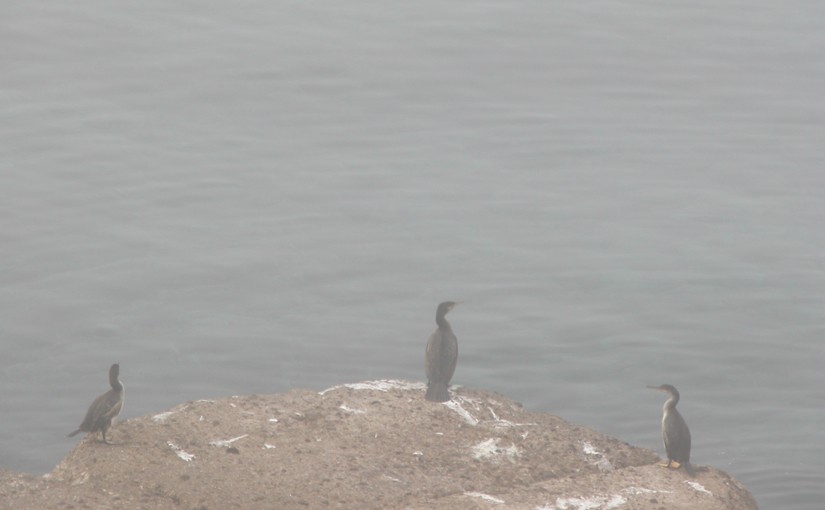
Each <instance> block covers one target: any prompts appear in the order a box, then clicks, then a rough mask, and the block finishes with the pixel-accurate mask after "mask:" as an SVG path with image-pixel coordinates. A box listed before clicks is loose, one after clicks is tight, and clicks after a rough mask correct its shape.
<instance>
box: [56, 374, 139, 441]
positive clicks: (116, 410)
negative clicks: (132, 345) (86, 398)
mask: <svg viewBox="0 0 825 510" xmlns="http://www.w3.org/2000/svg"><path fill="white" fill-rule="evenodd" d="M119 374H120V365H119V364H117V363H115V364H114V365H112V366H111V367H109V385H110V386H111V387H112V389H111V390H109V391H107V392H106V393H104V394H103V395H100V396H99V397H97V398H96V399H95V401H94V402H92V405H90V406H89V410H88V411H86V417H85V418H83V423H81V424H80V427H78V429H77V430H75V431H74V432H72V433H71V434H69V435H68V436H67V437H73V436H76V435H77V434H79V433H81V432H97V431H98V430H99V431H100V432H101V434H102V435H103V442H104V443H106V444H112V443H110V442H109V441H107V440H106V431H107V430H109V427H111V426H112V420H114V419H115V418H116V417H117V415H119V414H120V410H121V409H123V399H124V397H125V390H124V388H123V384H122V383H121V382H120V379H118V375H119Z"/></svg>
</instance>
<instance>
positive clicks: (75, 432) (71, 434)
mask: <svg viewBox="0 0 825 510" xmlns="http://www.w3.org/2000/svg"><path fill="white" fill-rule="evenodd" d="M81 432H82V431H81V430H80V429H77V430H75V431H74V432H70V433H68V434H66V437H74V436H76V435H78V434H80V433H81Z"/></svg>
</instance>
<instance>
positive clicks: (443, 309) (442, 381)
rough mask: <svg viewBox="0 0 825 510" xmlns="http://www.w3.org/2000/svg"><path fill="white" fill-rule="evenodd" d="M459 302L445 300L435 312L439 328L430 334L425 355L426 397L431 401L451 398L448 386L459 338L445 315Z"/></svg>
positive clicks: (453, 370)
mask: <svg viewBox="0 0 825 510" xmlns="http://www.w3.org/2000/svg"><path fill="white" fill-rule="evenodd" d="M457 304H458V303H455V302H453V301H445V302H443V303H441V304H439V305H438V309H437V310H436V313H435V323H436V324H437V325H438V329H436V330H435V331H434V332H433V334H432V335H430V339H429V340H428V341H427V351H426V354H425V356H424V364H425V368H426V370H427V393H426V395H425V396H424V398H425V399H427V400H429V401H431V402H446V401H448V400H450V390H449V389H448V386H449V384H450V379H452V378H453V374H454V373H455V365H456V362H457V361H458V339H456V336H455V334H454V333H453V328H452V326H450V323H449V322H447V319H446V317H445V316H446V315H447V313H448V312H449V311H450V310H452V309H453V308H455V306H456V305H457Z"/></svg>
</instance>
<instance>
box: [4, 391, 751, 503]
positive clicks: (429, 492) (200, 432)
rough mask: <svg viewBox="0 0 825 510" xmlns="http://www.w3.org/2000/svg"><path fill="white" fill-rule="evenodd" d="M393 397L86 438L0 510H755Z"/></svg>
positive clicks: (265, 405) (255, 403)
mask: <svg viewBox="0 0 825 510" xmlns="http://www.w3.org/2000/svg"><path fill="white" fill-rule="evenodd" d="M423 395H424V385H423V384H416V383H408V382H404V381H372V382H364V383H358V384H347V385H343V386H337V387H334V388H330V389H328V390H325V391H323V392H320V393H318V392H311V391H303V390H293V391H290V392H288V393H285V394H280V395H266V396H261V395H252V396H248V397H232V398H223V399H216V400H198V401H195V402H187V403H185V404H181V405H179V406H177V407H175V408H173V409H171V410H169V411H167V412H164V413H160V414H157V415H154V416H144V417H140V418H134V419H130V420H128V421H126V422H123V423H119V424H117V425H115V426H114V427H113V428H112V431H111V434H110V435H111V440H112V441H113V442H115V443H116V444H115V445H113V446H109V445H105V444H102V443H100V442H98V441H96V439H95V438H92V437H87V438H86V439H84V440H83V441H82V442H81V443H79V444H78V445H77V447H76V448H75V449H74V451H72V452H71V453H70V454H69V456H68V457H67V458H66V459H64V460H63V462H61V463H60V464H59V465H58V466H57V467H56V468H55V470H54V471H53V472H52V473H50V474H48V475H46V476H45V477H43V478H36V477H33V476H30V475H22V474H16V473H11V472H8V471H5V472H4V471H0V508H9V509H11V508H14V509H18V508H39V509H52V508H55V509H57V508H60V509H65V508H73V509H85V508H93V509H103V508H118V509H156V508H164V509H166V508H180V509H199V510H223V509H229V508H242V509H259V508H260V509H270V508H278V509H292V508H300V509H314V508H353V509H369V508H381V509H385V508H420V509H425V508H426V509H442V508H443V509H456V508H481V509H486V508H519V509H520V508H524V509H531V510H534V509H548V510H549V509H622V508H627V509H662V508H667V509H679V508H684V509H696V508H702V509H706V510H713V509H720V510H721V509H726V510H730V509H734V510H735V509H755V508H756V507H757V506H756V503H755V501H754V499H753V497H752V496H751V495H750V494H749V493H748V491H747V490H746V489H745V488H744V487H743V486H742V484H741V483H739V482H738V481H736V480H734V479H733V478H731V477H730V476H728V475H727V474H725V473H724V472H722V471H719V470H716V469H714V468H710V467H700V466H697V470H698V472H697V475H696V477H695V478H690V477H687V475H686V474H685V473H684V471H683V470H678V471H674V470H669V469H664V468H662V467H660V466H657V465H656V464H657V462H658V461H659V458H658V456H657V455H656V454H655V453H654V452H652V451H650V450H646V449H643V448H637V447H634V446H631V445H629V444H627V443H624V442H622V441H619V440H617V439H614V438H611V437H608V436H605V435H603V434H599V433H597V432H594V431H592V430H589V429H586V428H583V427H578V426H576V425H572V424H570V423H567V422H565V421H564V420H562V419H561V418H558V417H555V416H552V415H547V414H538V413H530V412H527V411H525V410H524V409H523V408H522V407H521V405H520V404H518V403H516V402H513V401H511V400H509V399H507V398H505V397H503V396H500V395H497V394H493V393H488V392H483V391H475V390H470V389H467V388H459V389H453V400H451V401H450V402H446V403H443V404H434V403H432V402H427V401H425V400H424V398H423Z"/></svg>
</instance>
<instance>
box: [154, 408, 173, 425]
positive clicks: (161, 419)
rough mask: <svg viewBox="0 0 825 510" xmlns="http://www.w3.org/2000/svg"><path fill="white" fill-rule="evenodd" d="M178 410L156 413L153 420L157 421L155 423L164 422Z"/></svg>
mask: <svg viewBox="0 0 825 510" xmlns="http://www.w3.org/2000/svg"><path fill="white" fill-rule="evenodd" d="M176 412H177V411H166V412H165V413H159V414H156V415H154V416H152V421H153V422H155V423H163V422H165V421H166V418H169V417H170V416H172V415H173V414H175V413H176Z"/></svg>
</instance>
